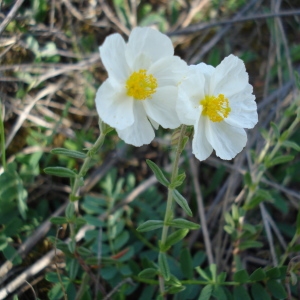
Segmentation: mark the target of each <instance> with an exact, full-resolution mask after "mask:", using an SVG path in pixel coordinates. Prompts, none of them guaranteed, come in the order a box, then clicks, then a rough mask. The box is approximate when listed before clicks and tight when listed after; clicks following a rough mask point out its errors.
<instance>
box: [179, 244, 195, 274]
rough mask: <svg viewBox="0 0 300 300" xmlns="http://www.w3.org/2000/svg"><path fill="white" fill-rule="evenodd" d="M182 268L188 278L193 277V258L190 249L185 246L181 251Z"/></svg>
mask: <svg viewBox="0 0 300 300" xmlns="http://www.w3.org/2000/svg"><path fill="white" fill-rule="evenodd" d="M179 261H180V268H181V271H182V273H183V274H184V276H185V277H186V278H188V279H191V278H193V273H194V270H193V269H194V268H193V260H192V256H191V253H190V251H189V249H187V248H183V249H182V251H181V253H180V259H179Z"/></svg>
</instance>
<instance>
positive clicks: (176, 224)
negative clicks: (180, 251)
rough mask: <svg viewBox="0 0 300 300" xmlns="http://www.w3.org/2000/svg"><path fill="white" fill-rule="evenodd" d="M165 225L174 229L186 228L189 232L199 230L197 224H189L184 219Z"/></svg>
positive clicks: (174, 220)
mask: <svg viewBox="0 0 300 300" xmlns="http://www.w3.org/2000/svg"><path fill="white" fill-rule="evenodd" d="M167 225H168V226H172V227H175V228H186V229H190V230H193V229H199V228H200V225H199V224H196V223H193V222H190V221H188V220H185V219H173V220H172V221H169V222H167Z"/></svg>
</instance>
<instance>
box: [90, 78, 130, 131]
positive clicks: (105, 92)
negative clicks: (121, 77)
mask: <svg viewBox="0 0 300 300" xmlns="http://www.w3.org/2000/svg"><path fill="white" fill-rule="evenodd" d="M95 101H96V108H97V111H98V114H99V116H100V118H101V119H102V120H103V121H104V122H105V123H107V124H108V125H110V126H111V127H114V128H117V129H123V128H126V127H128V126H130V125H132V123H133V121H134V116H133V101H134V100H133V99H132V98H130V97H128V96H127V95H126V93H125V91H124V89H123V88H122V86H119V89H116V88H115V86H112V84H111V81H110V78H109V79H107V80H105V81H104V82H103V83H102V85H101V86H100V88H99V89H98V91H97V94H96V100H95Z"/></svg>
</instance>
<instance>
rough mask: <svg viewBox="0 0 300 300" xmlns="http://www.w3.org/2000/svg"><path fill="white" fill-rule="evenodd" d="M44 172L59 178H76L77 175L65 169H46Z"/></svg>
mask: <svg viewBox="0 0 300 300" xmlns="http://www.w3.org/2000/svg"><path fill="white" fill-rule="evenodd" d="M44 172H45V173H46V174H49V175H55V176H58V177H68V178H75V177H76V173H75V172H74V171H72V170H70V169H67V168H63V167H48V168H45V169H44Z"/></svg>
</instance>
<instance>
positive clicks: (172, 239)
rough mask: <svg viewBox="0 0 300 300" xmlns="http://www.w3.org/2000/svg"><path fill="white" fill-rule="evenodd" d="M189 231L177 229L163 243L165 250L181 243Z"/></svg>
mask: <svg viewBox="0 0 300 300" xmlns="http://www.w3.org/2000/svg"><path fill="white" fill-rule="evenodd" d="M188 232H189V230H188V229H179V230H177V231H175V232H173V233H171V234H170V235H169V236H168V238H167V240H166V243H165V246H166V248H167V249H168V248H169V247H171V246H172V245H174V244H176V243H178V242H179V241H181V240H182V239H183V238H184V237H185V236H186V235H187V234H188Z"/></svg>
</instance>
